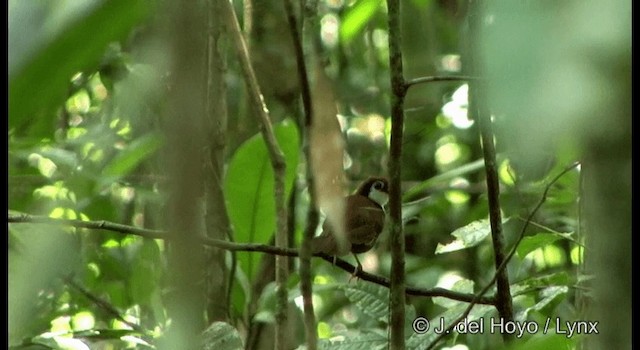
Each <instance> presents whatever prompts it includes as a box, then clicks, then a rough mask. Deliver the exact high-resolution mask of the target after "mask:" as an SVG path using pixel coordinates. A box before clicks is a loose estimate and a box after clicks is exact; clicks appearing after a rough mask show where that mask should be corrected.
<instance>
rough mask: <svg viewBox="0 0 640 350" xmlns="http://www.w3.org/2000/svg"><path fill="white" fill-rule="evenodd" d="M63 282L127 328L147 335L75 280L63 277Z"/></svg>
mask: <svg viewBox="0 0 640 350" xmlns="http://www.w3.org/2000/svg"><path fill="white" fill-rule="evenodd" d="M62 280H63V281H64V282H65V283H66V284H68V285H69V286H70V287H71V288H73V289H75V290H77V291H78V292H80V294H82V295H84V296H85V297H86V298H87V299H89V300H91V301H92V302H93V303H94V304H96V305H97V306H98V307H99V308H101V309H102V310H104V311H105V312H107V313H108V314H109V315H111V316H113V317H115V318H117V319H118V320H120V321H122V322H123V323H125V324H126V325H127V326H129V327H131V329H133V330H135V331H137V332H140V333H141V334H146V332H145V331H144V329H142V327H140V326H139V325H137V324H135V323H133V322H130V321H128V320H127V319H126V318H124V317H123V316H122V315H121V314H120V312H119V311H118V310H117V309H116V308H115V307H114V306H113V305H111V304H109V303H108V302H106V301H105V300H102V299H100V298H98V297H97V296H95V295H93V293H91V292H89V291H88V290H86V289H84V288H83V287H82V286H81V285H79V284H78V283H76V282H75V281H74V280H73V278H71V277H70V276H65V277H62Z"/></svg>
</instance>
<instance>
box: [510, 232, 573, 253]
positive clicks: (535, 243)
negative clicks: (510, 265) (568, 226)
mask: <svg viewBox="0 0 640 350" xmlns="http://www.w3.org/2000/svg"><path fill="white" fill-rule="evenodd" d="M563 238H565V237H564V236H563V235H561V234H558V233H538V234H536V235H533V236H527V237H524V238H522V241H520V244H519V245H518V248H517V249H516V253H518V257H520V258H521V259H524V257H525V256H527V254H529V253H531V252H532V251H534V250H536V249H538V248H542V247H544V246H546V245H549V244H551V243H553V242H555V241H557V240H560V239H563Z"/></svg>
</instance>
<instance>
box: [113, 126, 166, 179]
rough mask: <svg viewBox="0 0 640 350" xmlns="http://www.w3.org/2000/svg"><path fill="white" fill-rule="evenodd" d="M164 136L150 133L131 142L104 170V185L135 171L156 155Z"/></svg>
mask: <svg viewBox="0 0 640 350" xmlns="http://www.w3.org/2000/svg"><path fill="white" fill-rule="evenodd" d="M162 142H163V139H162V136H161V135H160V134H159V133H158V132H150V133H148V134H146V135H143V136H141V137H139V138H137V139H135V140H134V141H133V142H131V143H130V144H129V145H128V146H127V147H125V149H123V150H122V151H120V152H119V153H118V154H117V155H116V156H115V157H113V159H111V161H110V162H109V164H107V165H106V166H105V167H104V169H103V170H102V174H103V176H104V177H103V179H101V182H102V183H103V184H105V183H109V182H112V181H114V180H116V179H118V178H120V177H122V176H124V175H127V174H129V173H130V172H131V171H133V170H134V169H135V168H136V167H137V166H138V165H139V164H140V163H141V162H142V161H144V160H145V159H147V158H148V157H149V156H151V155H152V154H154V153H155V152H156V151H157V150H158V149H159V148H160V146H162Z"/></svg>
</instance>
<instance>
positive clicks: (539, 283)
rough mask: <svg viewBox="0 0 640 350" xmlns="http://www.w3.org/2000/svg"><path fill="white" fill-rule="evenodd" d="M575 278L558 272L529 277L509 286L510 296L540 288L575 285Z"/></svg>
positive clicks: (563, 272) (564, 272)
mask: <svg viewBox="0 0 640 350" xmlns="http://www.w3.org/2000/svg"><path fill="white" fill-rule="evenodd" d="M574 281H575V277H574V276H569V274H568V273H567V272H566V271H559V272H555V273H552V274H548V275H544V276H535V277H529V278H527V279H524V280H522V281H519V282H517V283H514V284H512V285H511V294H512V295H514V296H516V295H519V294H522V293H526V292H528V291H531V290H538V289H539V288H542V287H549V286H552V285H555V286H558V285H568V284H570V283H571V284H573V283H575V282H574Z"/></svg>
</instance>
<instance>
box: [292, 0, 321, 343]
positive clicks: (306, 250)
mask: <svg viewBox="0 0 640 350" xmlns="http://www.w3.org/2000/svg"><path fill="white" fill-rule="evenodd" d="M284 7H285V11H286V13H287V20H288V21H289V32H290V33H291V37H292V39H293V46H294V49H295V53H296V64H297V70H298V79H300V88H301V97H302V105H303V108H304V123H299V125H304V141H303V142H304V152H305V156H306V159H307V162H306V164H307V185H308V188H309V199H310V201H309V203H312V204H311V205H310V206H309V211H308V212H307V226H306V227H305V230H304V236H303V237H302V245H301V247H300V292H301V294H302V300H303V308H304V328H305V332H306V334H307V336H306V343H307V349H308V350H315V349H316V348H317V346H318V344H317V343H318V330H317V328H316V317H315V312H314V310H313V298H312V296H313V284H312V279H313V275H312V274H311V239H312V238H313V236H314V233H315V230H316V227H317V226H318V220H319V218H318V211H317V210H316V208H315V206H314V205H313V203H315V202H316V200H315V186H314V183H313V173H312V171H311V162H310V159H311V155H310V153H309V147H308V145H309V131H310V130H311V127H312V121H313V116H312V107H311V106H312V104H311V91H310V88H309V79H308V76H307V68H306V65H305V61H304V51H303V48H302V35H301V33H300V30H299V26H298V23H297V21H296V17H295V14H294V11H293V10H294V9H293V4H292V1H291V0H284ZM301 21H302V18H301Z"/></svg>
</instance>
